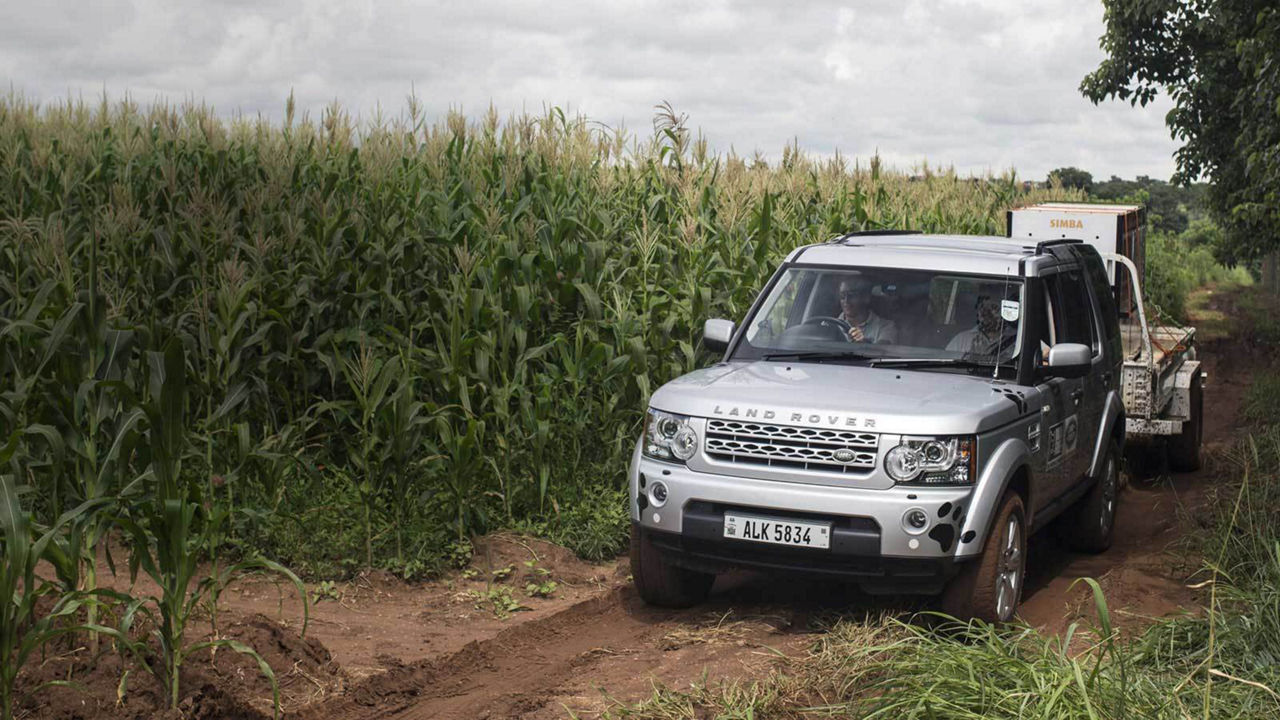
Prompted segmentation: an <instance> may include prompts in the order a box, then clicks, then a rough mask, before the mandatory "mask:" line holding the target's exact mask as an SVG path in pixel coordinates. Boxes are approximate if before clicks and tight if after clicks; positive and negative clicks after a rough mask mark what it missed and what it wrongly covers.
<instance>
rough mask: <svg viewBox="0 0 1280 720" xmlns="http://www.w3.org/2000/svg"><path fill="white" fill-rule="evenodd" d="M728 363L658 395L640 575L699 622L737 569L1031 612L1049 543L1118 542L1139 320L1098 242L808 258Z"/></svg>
mask: <svg viewBox="0 0 1280 720" xmlns="http://www.w3.org/2000/svg"><path fill="white" fill-rule="evenodd" d="M704 342H705V344H706V345H707V346H708V347H709V348H712V349H713V350H723V351H724V357H723V360H722V361H721V362H718V363H716V364H715V365H713V366H711V367H709V368H705V369H702V370H698V371H695V372H692V373H689V374H687V375H684V376H683V377H680V378H678V379H676V380H673V381H671V382H669V383H667V384H666V385H663V386H662V387H661V388H660V389H659V390H658V391H657V392H655V393H654V394H653V397H652V399H651V401H650V406H649V409H648V417H647V419H646V423H645V427H644V433H643V437H642V438H641V439H640V441H639V442H638V443H637V445H636V449H635V453H634V455H633V457H632V461H631V468H630V476H629V482H630V502H631V519H632V523H633V525H632V535H631V538H632V539H631V569H632V575H633V578H634V582H635V586H636V589H637V591H638V592H639V594H640V596H641V597H642V598H643V599H644V600H646V601H647V602H650V603H654V604H657V605H665V606H687V605H691V604H694V603H697V602H699V601H700V600H702V599H703V598H705V597H706V595H707V593H708V592H709V590H710V588H711V584H712V581H713V580H714V579H715V574H716V573H717V572H719V571H722V570H725V569H728V568H732V567H745V568H754V569H759V570H764V571H768V572H778V573H782V572H798V573H803V574H808V575H825V576H828V577H837V578H845V579H848V580H850V581H853V582H856V583H858V584H859V585H860V586H861V587H862V588H863V589H864V590H866V591H868V592H880V593H925V594H940V595H941V598H942V602H941V604H942V609H943V610H944V611H946V612H948V613H950V614H952V615H954V616H956V617H960V618H982V619H984V620H988V621H995V622H1002V621H1007V620H1009V619H1011V618H1012V617H1013V616H1014V613H1015V612H1016V610H1017V607H1018V602H1019V599H1020V598H1021V595H1022V588H1023V584H1024V582H1025V579H1026V572H1027V540H1028V537H1029V536H1030V535H1031V534H1032V533H1033V532H1035V531H1036V530H1038V529H1040V528H1041V527H1044V526H1046V525H1047V524H1049V523H1050V522H1051V521H1054V522H1055V524H1056V525H1057V526H1058V527H1059V529H1060V530H1061V531H1062V535H1063V537H1064V538H1066V539H1067V540H1068V541H1069V542H1070V543H1071V544H1073V545H1074V546H1075V547H1076V548H1078V549H1082V550H1088V551H1102V550H1105V549H1106V548H1107V547H1108V546H1109V545H1110V542H1111V532H1112V526H1113V524H1114V520H1115V512H1116V497H1117V490H1118V485H1119V463H1120V458H1121V451H1122V447H1123V444H1124V431H1125V422H1124V406H1123V404H1122V400H1121V397H1120V394H1119V393H1118V385H1117V384H1118V382H1119V369H1120V366H1121V362H1122V357H1121V354H1122V351H1121V338H1120V330H1119V325H1118V321H1117V313H1116V305H1115V301H1114V298H1113V295H1112V289H1111V286H1110V282H1109V280H1108V276H1107V273H1106V270H1105V268H1104V265H1103V262H1102V260H1101V259H1100V257H1099V255H1098V253H1097V251H1095V250H1094V249H1093V248H1091V247H1090V246H1088V245H1086V244H1083V243H1080V242H1078V241H1074V240H1055V241H1047V242H1040V243H1036V242H1035V241H1030V242H1027V241H1018V240H1010V239H1006V238H999V237H974V236H942V235H921V234H918V233H892V232H881V233H873V234H850V235H845V236H841V237H838V238H835V239H834V240H831V241H829V242H826V243H823V244H818V245H809V246H806V247H802V248H799V249H797V250H795V251H793V252H792V253H791V254H790V255H789V256H788V257H787V259H786V261H785V262H784V263H783V264H782V266H781V267H780V268H779V269H778V271H777V272H776V273H775V274H774V276H773V277H772V279H770V281H769V283H768V285H767V286H766V287H765V288H764V291H763V292H761V293H760V295H759V297H758V298H757V299H756V301H755V303H754V304H753V306H752V307H751V309H750V311H749V312H748V313H747V316H746V320H745V322H743V323H742V324H741V325H740V326H736V327H735V325H734V324H733V323H732V322H730V321H727V320H708V321H707V322H706V328H705V332H704Z"/></svg>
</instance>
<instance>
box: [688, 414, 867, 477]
mask: <svg viewBox="0 0 1280 720" xmlns="http://www.w3.org/2000/svg"><path fill="white" fill-rule="evenodd" d="M879 445H880V436H879V435H877V434H875V433H867V432H857V431H854V430H832V429H827V428H818V427H797V426H793V425H775V424H772V423H759V422H748V421H742V420H719V419H712V420H708V421H707V431H706V438H705V440H704V441H703V449H704V451H705V452H706V453H707V455H708V456H710V457H711V458H713V459H715V460H721V461H726V462H733V463H743V464H750V465H757V466H764V467H791V468H803V469H806V470H819V471H823V472H835V473H839V474H846V473H865V472H867V471H868V470H871V469H874V468H875V466H876V458H877V456H878V448H879ZM837 450H848V451H849V452H850V453H851V454H852V459H850V460H849V461H847V462H841V461H839V460H837V459H836V458H835V453H836V451H837Z"/></svg>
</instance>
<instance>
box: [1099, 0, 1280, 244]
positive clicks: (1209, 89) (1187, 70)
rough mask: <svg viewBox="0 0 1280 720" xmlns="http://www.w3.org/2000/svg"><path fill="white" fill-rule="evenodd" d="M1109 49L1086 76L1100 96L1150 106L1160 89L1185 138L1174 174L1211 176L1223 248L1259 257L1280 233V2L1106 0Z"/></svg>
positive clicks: (1183, 179) (1185, 178) (1177, 178)
mask: <svg viewBox="0 0 1280 720" xmlns="http://www.w3.org/2000/svg"><path fill="white" fill-rule="evenodd" d="M1103 5H1104V7H1105V8H1106V33H1105V34H1104V35H1103V36H1102V39H1101V45H1102V48H1103V50H1104V51H1106V53H1107V56H1108V57H1107V58H1106V59H1105V60H1103V61H1102V64H1101V65H1099V66H1098V69H1097V70H1095V71H1094V72H1092V73H1090V74H1089V75H1088V76H1086V77H1085V78H1084V81H1083V82H1082V83H1081V85H1080V90H1081V92H1083V93H1084V95H1085V96H1086V97H1088V98H1089V99H1090V100H1092V101H1093V102H1095V103H1097V102H1101V101H1102V100H1105V99H1109V98H1119V99H1121V100H1128V101H1129V102H1130V104H1133V105H1139V104H1141V105H1146V104H1147V103H1149V102H1151V100H1153V99H1154V98H1155V97H1156V95H1157V94H1158V93H1159V92H1160V91H1164V92H1166V93H1168V95H1169V96H1170V97H1171V98H1172V99H1173V101H1174V109H1173V110H1172V111H1170V113H1169V114H1168V116H1167V118H1166V122H1167V123H1168V125H1169V130H1170V132H1171V133H1172V135H1173V137H1174V138H1175V139H1177V140H1179V141H1181V142H1182V143H1183V145H1182V147H1181V148H1179V149H1178V151H1177V153H1176V154H1175V159H1176V161H1177V173H1176V174H1175V175H1174V177H1173V180H1174V182H1176V183H1180V184H1189V183H1191V182H1192V181H1195V180H1197V179H1199V178H1202V177H1207V178H1208V179H1209V180H1210V181H1211V182H1212V186H1211V187H1210V188H1209V191H1208V194H1207V197H1206V200H1207V204H1208V206H1209V208H1210V209H1211V210H1212V211H1213V212H1214V215H1215V216H1216V217H1217V219H1218V221H1219V222H1220V223H1221V224H1222V226H1223V230H1224V247H1223V250H1224V252H1222V255H1223V256H1224V257H1225V258H1227V259H1237V258H1246V257H1255V256H1257V255H1260V254H1262V253H1265V252H1268V251H1271V250H1273V249H1275V248H1276V247H1277V241H1278V239H1280V8H1277V7H1275V5H1276V3H1275V0H1103Z"/></svg>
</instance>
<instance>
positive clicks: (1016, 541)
mask: <svg viewBox="0 0 1280 720" xmlns="http://www.w3.org/2000/svg"><path fill="white" fill-rule="evenodd" d="M1026 579H1027V514H1026V510H1025V509H1024V508H1023V506H1022V497H1021V496H1019V495H1018V494H1017V493H1015V492H1009V493H1006V494H1005V496H1004V499H1003V500H1001V501H1000V508H999V510H997V511H996V517H995V520H994V521H993V522H992V524H991V532H990V534H988V535H987V539H986V542H985V543H983V546H982V554H981V555H980V556H978V557H977V558H975V559H973V560H969V561H968V562H966V563H965V564H964V565H963V566H962V569H961V570H960V574H959V575H957V576H956V577H955V578H953V579H952V580H951V582H950V583H948V584H947V587H946V589H945V590H943V592H942V598H941V605H942V611H943V612H945V613H947V614H948V615H951V616H953V617H955V618H956V619H958V620H961V621H965V620H969V619H977V620H985V621H986V622H990V623H1004V622H1009V621H1010V620H1013V617H1014V615H1015V614H1016V613H1017V611H1018V603H1019V602H1020V601H1021V600H1022V586H1023V585H1024V584H1025V583H1026Z"/></svg>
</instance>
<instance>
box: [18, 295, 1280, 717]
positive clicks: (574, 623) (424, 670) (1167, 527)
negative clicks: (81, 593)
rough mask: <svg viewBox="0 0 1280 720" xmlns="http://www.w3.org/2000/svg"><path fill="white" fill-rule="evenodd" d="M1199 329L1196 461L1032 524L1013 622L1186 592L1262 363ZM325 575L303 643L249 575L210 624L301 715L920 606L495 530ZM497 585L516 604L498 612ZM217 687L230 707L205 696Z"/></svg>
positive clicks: (745, 668)
mask: <svg viewBox="0 0 1280 720" xmlns="http://www.w3.org/2000/svg"><path fill="white" fill-rule="evenodd" d="M1205 299H1207V300H1208V303H1207V309H1206V310H1205V312H1206V313H1209V312H1212V311H1222V310H1226V311H1227V312H1228V314H1230V308H1229V307H1223V303H1229V302H1230V299H1229V297H1222V298H1218V297H1214V296H1206V297H1205V298H1202V300H1205ZM1202 337H1204V339H1203V340H1202V342H1201V358H1202V359H1203V360H1204V362H1205V367H1206V369H1207V372H1208V378H1209V383H1210V384H1209V385H1208V387H1207V398H1206V400H1207V401H1206V403H1205V408H1206V411H1207V419H1206V428H1205V437H1206V442H1207V443H1208V445H1209V453H1208V461H1207V462H1206V464H1205V467H1204V469H1202V470H1200V471H1199V472H1196V473H1191V474H1185V475H1173V476H1169V475H1167V474H1166V475H1160V474H1157V475H1156V476H1155V477H1148V478H1136V479H1133V480H1132V482H1131V483H1130V484H1129V486H1128V487H1127V488H1126V489H1125V490H1124V492H1123V494H1122V496H1121V501H1120V509H1119V512H1120V515H1119V520H1118V523H1117V531H1116V532H1117V534H1116V538H1115V543H1114V545H1113V547H1112V548H1111V549H1110V550H1109V551H1107V552H1106V553H1103V554H1101V555H1094V556H1090V555H1076V554H1072V553H1068V552H1066V551H1064V550H1063V549H1061V548H1060V547H1059V546H1058V545H1057V544H1056V543H1055V541H1054V540H1053V538H1052V537H1051V536H1049V535H1048V534H1047V533H1045V534H1041V535H1040V536H1037V537H1036V538H1034V539H1033V541H1032V558H1033V566H1034V567H1036V568H1038V569H1037V570H1036V571H1035V572H1034V573H1033V575H1032V576H1031V577H1030V578H1029V583H1028V588H1027V593H1026V597H1025V598H1024V604H1023V607H1022V611H1021V612H1022V617H1023V618H1024V620H1026V621H1027V622H1028V623H1030V624H1032V625H1036V626H1039V627H1041V628H1043V629H1045V630H1046V631H1048V632H1061V631H1062V630H1063V629H1064V628H1065V627H1066V626H1067V625H1069V624H1070V623H1071V622H1072V621H1074V620H1076V619H1079V618H1082V617H1085V616H1086V615H1087V614H1088V613H1090V612H1091V611H1092V606H1091V603H1090V601H1089V599H1088V596H1087V593H1086V591H1085V589H1084V588H1082V587H1079V586H1077V587H1074V588H1073V587H1072V583H1073V582H1074V581H1075V580H1076V579H1077V578H1079V577H1084V576H1088V577H1094V578H1097V579H1099V580H1100V582H1101V583H1102V586H1103V587H1104V588H1105V590H1106V592H1107V598H1108V601H1109V603H1110V605H1111V608H1112V613H1113V616H1114V618H1115V621H1116V622H1117V623H1118V624H1119V625H1121V626H1122V627H1126V626H1127V627H1137V626H1140V625H1141V624H1143V623H1145V622H1147V620H1146V619H1147V618H1152V617H1161V616H1165V615H1168V614H1170V613H1177V612H1192V611H1194V609H1195V608H1197V607H1198V606H1199V603H1198V598H1197V596H1196V592H1197V591H1195V590H1192V589H1189V588H1188V587H1187V585H1188V581H1189V578H1190V576H1191V574H1192V573H1193V572H1194V571H1195V569H1196V567H1197V562H1196V559H1195V558H1193V557H1188V556H1187V553H1185V552H1180V551H1179V550H1180V544H1179V540H1180V539H1182V538H1185V537H1186V536H1187V535H1188V534H1189V533H1194V532H1196V531H1197V526H1196V525H1195V523H1194V522H1193V521H1192V519H1191V517H1192V513H1189V512H1188V509H1192V508H1194V507H1196V506H1197V505H1198V504H1199V503H1201V502H1203V500H1204V499H1205V497H1206V491H1207V490H1208V489H1209V488H1211V487H1213V483H1214V480H1215V478H1216V476H1217V471H1216V468H1217V467H1220V465H1221V461H1220V460H1219V459H1218V458H1217V457H1216V456H1217V455H1218V454H1219V453H1220V452H1221V451H1222V449H1223V448H1224V447H1225V445H1226V444H1227V443H1228V441H1229V440H1230V439H1231V437H1232V431H1233V429H1234V428H1235V427H1236V426H1237V424H1238V414H1239V408H1240V405H1241V402H1242V398H1243V395H1244V392H1245V390H1246V388H1247V387H1248V384H1249V381H1250V380H1251V378H1252V376H1253V374H1254V371H1255V369H1257V368H1258V367H1261V366H1262V365H1264V364H1265V363H1266V362H1267V360H1266V359H1265V358H1262V357H1259V356H1256V355H1254V354H1252V353H1251V352H1250V350H1249V348H1248V347H1247V345H1246V344H1245V343H1243V342H1241V341H1240V340H1238V339H1236V338H1233V337H1230V336H1228V335H1225V334H1223V332H1222V331H1221V329H1220V328H1219V329H1218V330H1217V331H1216V332H1215V331H1213V330H1210V331H1209V332H1206V333H1205V334H1204V335H1203V336H1202ZM525 560H534V561H536V564H537V567H542V568H546V569H547V570H548V571H550V572H551V576H552V577H554V578H555V579H557V581H558V582H560V583H561V584H560V586H559V588H558V589H557V591H556V592H555V593H554V594H553V596H552V597H550V598H530V597H527V596H526V595H525V593H524V592H523V588H524V582H523V580H522V578H521V573H523V572H526V570H525V569H524V565H523V563H524V561H525ZM508 569H510V570H508ZM495 573H496V574H495ZM504 588H505V590H504ZM330 590H331V592H329V593H328V594H327V599H325V600H323V601H321V602H319V603H318V604H316V605H315V606H314V609H313V621H312V625H311V628H312V629H311V632H309V633H308V641H307V642H306V643H297V642H293V641H289V638H294V639H296V630H297V628H298V624H299V623H298V620H299V614H298V612H297V610H296V606H297V602H296V599H294V598H292V592H291V591H290V590H288V589H287V588H285V589H280V588H277V587H276V586H275V585H273V584H270V583H268V582H266V581H263V580H261V579H255V580H248V581H245V582H243V583H240V584H238V585H236V586H233V588H232V589H231V591H229V592H227V593H226V594H225V595H224V596H223V607H222V611H221V612H222V617H223V626H224V628H230V629H229V630H224V632H231V633H236V632H239V633H242V637H243V638H244V639H245V640H246V641H249V642H253V643H254V644H257V643H256V642H255V641H261V642H267V643H270V644H271V645H272V653H274V654H270V659H271V660H272V664H273V666H276V672H277V675H278V676H279V677H280V679H281V685H282V688H283V696H284V701H285V708H286V710H288V711H289V713H290V714H291V715H294V716H296V717H299V718H304V719H308V720H309V719H312V718H314V719H316V720H319V719H321V718H324V719H326V720H327V719H333V720H345V719H346V718H392V717H394V718H440V719H448V718H515V717H520V718H564V717H567V716H568V715H569V713H570V712H572V713H574V714H576V716H578V717H583V718H589V717H597V716H598V715H599V714H600V713H602V712H604V711H606V710H607V709H609V708H610V707H612V706H615V705H616V704H618V703H624V704H630V703H634V702H636V701H638V700H640V699H642V698H644V697H647V696H648V695H650V694H651V693H652V690H653V685H654V684H655V683H663V684H666V685H668V686H672V687H688V686H689V684H690V683H703V682H710V683H715V682H717V681H719V680H735V679H738V680H742V679H750V678H753V677H760V676H761V675H762V674H764V673H767V672H768V671H769V669H770V668H771V667H772V666H773V665H774V664H775V663H776V661H777V659H778V658H779V656H780V655H795V654H798V653H802V652H804V649H805V648H806V647H807V646H808V645H809V644H810V643H812V642H813V641H814V639H815V637H816V634H817V633H820V632H821V628H822V627H823V626H824V625H825V624H826V623H827V622H829V621H830V620H831V618H833V617H835V616H842V617H848V618H856V617H858V616H859V615H861V614H875V613H878V612H881V611H889V612H894V613H902V612H904V611H910V610H913V609H916V608H920V607H926V605H925V604H924V603H923V602H922V601H920V600H912V599H887V600H885V599H872V598H868V597H866V596H862V595H860V594H859V593H857V592H856V591H855V590H853V589H851V588H849V587H847V586H844V585H840V584H834V583H828V582H798V581H794V580H790V579H788V580H786V581H778V580H776V579H771V578H768V577H764V576H760V575H756V574H748V573H735V574H732V575H728V576H725V577H722V578H720V579H719V580H718V581H717V584H716V588H715V591H714V592H713V595H712V598H711V600H710V602H708V603H707V604H705V605H704V606H701V607H699V608H696V609H693V610H686V611H663V610H656V609H653V608H649V607H646V606H644V605H643V604H642V603H640V602H639V600H638V599H637V598H636V596H635V594H634V592H633V591H632V590H631V588H630V585H629V583H628V582H627V568H626V562H625V559H620V560H617V561H614V562H612V563H605V564H600V565H591V564H588V563H584V562H582V561H579V560H577V559H576V558H574V557H572V556H571V555H570V554H568V553H567V552H566V551H564V550H563V549H561V548H556V547H554V546H550V545H548V544H546V543H541V542H539V541H534V540H528V539H524V538H519V537H514V536H506V535H499V536H496V537H492V538H489V539H488V540H487V542H486V543H485V544H484V545H483V546H481V548H480V551H479V552H478V553H477V556H476V559H475V561H474V563H473V568H472V569H471V571H470V572H467V573H465V574H458V575H455V576H453V577H450V578H448V579H446V580H443V581H439V582H434V583H428V584H425V585H407V584H405V583H401V582H399V581H396V580H395V579H391V578H380V577H376V576H371V577H363V578H360V579H358V580H357V581H354V582H351V583H346V584H344V585H341V586H339V587H336V588H330ZM504 596H507V597H510V598H512V600H513V602H516V603H518V604H521V605H524V606H526V608H524V609H517V610H514V611H512V612H511V613H509V614H508V613H506V612H505V611H503V610H502V609H501V607H500V605H501V604H502V598H503V597H504ZM246 628H247V629H246ZM245 633H247V634H245ZM259 649H260V650H261V648H259ZM295 656H296V657H295ZM290 665H292V668H290V667H289V666H290ZM198 670H199V671H200V672H201V673H202V674H201V675H200V678H201V679H200V682H208V683H209V684H208V685H207V686H205V687H204V688H202V689H201V691H200V693H204V694H205V696H206V697H205V700H206V702H204V704H203V705H202V704H201V698H200V694H199V693H197V697H196V698H195V700H193V701H192V703H191V705H190V708H189V712H188V713H187V715H189V716H200V715H204V716H206V717H213V716H219V717H222V716H228V715H231V716H241V717H251V716H256V715H258V714H259V713H262V714H268V713H269V710H270V702H269V691H268V690H267V689H266V687H267V686H264V685H263V683H261V682H260V681H258V680H255V679H254V678H255V677H256V673H255V670H254V668H253V667H252V666H251V665H250V664H249V662H248V661H247V660H244V659H243V658H230V657H223V658H219V659H218V660H217V662H215V663H212V664H211V665H210V666H209V667H206V668H203V669H198ZM118 677H119V675H118V672H117V673H115V674H114V675H112V674H111V673H106V679H105V680H104V681H103V682H104V683H105V685H104V687H105V688H106V689H105V690H103V692H102V693H99V695H101V697H98V698H97V699H96V700H95V702H97V703H99V704H98V707H99V710H100V712H99V714H100V715H109V716H120V717H132V716H133V715H131V714H130V713H129V712H128V711H129V705H130V700H129V699H126V701H125V702H124V703H123V704H115V703H114V702H113V701H114V700H115V697H114V690H115V687H116V686H115V684H114V682H113V680H112V678H114V679H115V680H118ZM228 682H231V683H242V684H243V687H242V691H241V692H239V693H238V694H237V693H235V692H233V691H232V690H226V689H225V686H226V685H227V683H228ZM95 687H96V685H95ZM245 688H247V690H245ZM68 692H69V691H64V690H63V689H57V688H55V689H54V690H51V691H49V693H50V695H51V696H52V697H51V698H50V699H49V701H48V702H47V703H44V704H42V706H41V707H39V708H33V709H32V714H34V715H38V716H41V717H73V716H80V715H78V714H77V713H78V712H84V710H85V708H86V704H85V703H86V702H88V701H86V700H85V698H84V696H83V695H70V694H66V693H68ZM95 692H96V691H95ZM228 693H230V694H231V695H233V696H235V697H237V698H239V702H238V704H237V703H232V704H231V705H230V706H228V705H226V704H225V703H224V704H219V702H220V701H218V702H215V700H217V698H218V697H221V696H222V695H226V694H228ZM210 697H212V698H213V700H209V698H210ZM204 707H208V708H211V709H209V710H206V711H202V710H201V708H204ZM228 707H236V708H237V710H235V711H234V712H229V711H228V710H227V708H228ZM267 716H269V715H267Z"/></svg>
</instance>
